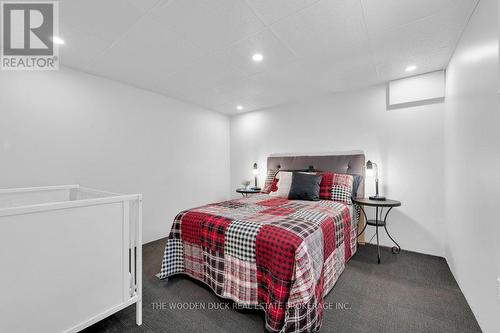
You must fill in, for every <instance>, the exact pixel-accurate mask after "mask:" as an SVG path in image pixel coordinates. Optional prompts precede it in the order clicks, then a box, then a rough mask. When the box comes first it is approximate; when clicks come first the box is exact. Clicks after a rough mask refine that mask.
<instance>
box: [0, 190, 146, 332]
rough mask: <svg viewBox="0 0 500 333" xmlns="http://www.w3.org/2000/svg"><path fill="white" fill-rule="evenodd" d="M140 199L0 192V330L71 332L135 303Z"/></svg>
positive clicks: (76, 193)
mask: <svg viewBox="0 0 500 333" xmlns="http://www.w3.org/2000/svg"><path fill="white" fill-rule="evenodd" d="M141 216H142V196H141V195H140V194H134V195H121V194H116V193H110V192H106V191H99V190H93V189H89V188H84V187H80V186H79V185H63V186H47V187H34V188H13V189H0V263H2V268H1V274H0V285H2V286H3V291H2V300H1V301H0V313H1V319H0V332H78V331H80V330H82V329H84V328H86V327H88V326H90V325H92V324H93V323H96V322H97V321H99V320H101V319H103V318H105V317H107V316H109V315H111V314H113V313H116V312H118V311H120V310H122V309H124V308H126V307H127V306H129V305H132V304H136V323H137V324H138V325H141V323H142V305H141V304H142V252H141V251H142V250H141V249H142V218H141Z"/></svg>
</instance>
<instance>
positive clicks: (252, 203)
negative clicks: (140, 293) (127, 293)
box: [160, 194, 357, 332]
mask: <svg viewBox="0 0 500 333" xmlns="http://www.w3.org/2000/svg"><path fill="white" fill-rule="evenodd" d="M353 211H354V207H353V206H352V205H347V204H344V203H339V202H335V201H330V200H320V201H299V200H288V199H283V198H272V197H270V196H269V195H267V194H261V195H256V196H252V197H249V198H241V199H237V200H231V201H225V202H219V203H214V204H210V205H207V206H203V207H199V208H195V209H191V210H187V211H184V212H181V213H179V214H178V215H177V217H176V218H175V221H174V224H173V226H172V230H171V233H170V235H169V237H168V241H167V245H166V247H165V253H164V257H163V262H162V268H161V273H160V278H166V277H169V276H171V275H175V274H181V273H183V274H187V275H189V276H191V277H193V278H195V279H197V280H200V281H202V282H204V283H206V284H207V285H208V286H210V287H211V288H212V289H213V290H214V291H215V293H216V294H217V295H219V296H221V297H224V298H229V299H232V300H234V301H235V302H236V303H237V304H238V305H241V306H245V307H248V308H261V309H263V310H264V311H265V314H266V316H265V318H266V319H265V320H266V328H267V329H268V330H270V331H272V332H311V331H317V330H318V329H319V328H320V326H321V323H322V317H323V298H324V297H325V295H326V294H327V293H328V292H329V291H330V290H331V289H332V287H333V285H334V284H335V282H336V281H337V279H338V277H339V275H340V274H341V273H342V271H343V270H344V267H345V263H346V262H347V261H348V260H349V259H350V258H351V256H352V255H353V254H354V253H355V251H356V232H357V218H351V217H352V216H353ZM354 215H356V216H357V214H356V213H354Z"/></svg>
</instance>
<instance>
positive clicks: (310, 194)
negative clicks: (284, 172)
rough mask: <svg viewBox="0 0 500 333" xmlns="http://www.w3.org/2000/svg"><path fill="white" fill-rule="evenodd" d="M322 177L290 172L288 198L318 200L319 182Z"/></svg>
mask: <svg viewBox="0 0 500 333" xmlns="http://www.w3.org/2000/svg"><path fill="white" fill-rule="evenodd" d="M322 178H323V176H322V175H316V174H311V173H303V172H294V173H293V174H292V185H291V187H290V192H289V193H288V199H290V200H310V201H313V200H319V184H320V183H321V179H322Z"/></svg>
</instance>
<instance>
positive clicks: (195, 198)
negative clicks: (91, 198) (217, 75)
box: [0, 69, 229, 242]
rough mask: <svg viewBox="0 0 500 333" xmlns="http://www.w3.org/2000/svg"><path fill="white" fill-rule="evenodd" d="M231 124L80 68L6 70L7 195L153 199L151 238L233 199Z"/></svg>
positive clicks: (2, 106) (1, 173) (2, 165)
mask: <svg viewBox="0 0 500 333" xmlns="http://www.w3.org/2000/svg"><path fill="white" fill-rule="evenodd" d="M228 174H229V119H228V118H227V117H225V116H222V115H219V114H216V113H213V112H210V111H206V110H203V109H200V108H196V107H193V106H190V105H186V104H183V103H181V102H178V101H175V100H172V99H169V98H166V97H163V96H161V95H157V94H153V93H149V92H146V91H144V90H140V89H136V88H132V87H130V86H127V85H122V84H120V83H116V82H113V81H109V80H105V79H100V78H97V77H93V76H90V75H86V74H83V73H80V72H76V71H71V70H67V69H65V70H61V71H59V72H5V71H3V72H1V73H0V188H5V187H23V186H40V185H56V184H64V183H79V184H81V185H84V186H89V187H95V188H99V189H104V190H109V191H116V192H122V193H143V195H144V241H145V242H147V241H151V240H154V239H157V238H161V237H164V236H166V235H167V234H168V233H169V231H170V226H171V223H172V221H173V218H174V217H175V214H176V213H178V212H179V211H180V210H182V209H186V208H190V207H193V206H197V205H201V204H205V203H207V202H212V201H218V200H222V199H226V198H227V197H228V189H229V179H228Z"/></svg>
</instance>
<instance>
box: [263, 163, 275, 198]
mask: <svg viewBox="0 0 500 333" xmlns="http://www.w3.org/2000/svg"><path fill="white" fill-rule="evenodd" d="M278 171H279V170H278V169H269V170H267V176H266V181H265V183H264V187H263V188H262V191H261V192H262V193H270V192H271V191H272V188H273V184H274V187H276V184H277V183H278V180H277V179H276V174H277V173H278ZM276 190H277V187H276V189H275V190H274V192H275V191H276Z"/></svg>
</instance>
